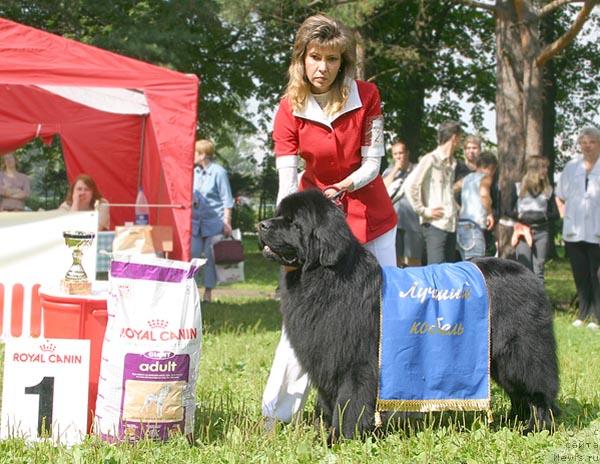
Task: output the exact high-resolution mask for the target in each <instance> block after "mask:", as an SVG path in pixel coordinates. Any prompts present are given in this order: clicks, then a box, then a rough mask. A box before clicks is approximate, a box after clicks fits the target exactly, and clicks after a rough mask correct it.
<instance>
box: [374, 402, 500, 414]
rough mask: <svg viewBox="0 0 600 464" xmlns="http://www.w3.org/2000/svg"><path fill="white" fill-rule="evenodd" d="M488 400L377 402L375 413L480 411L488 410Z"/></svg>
mask: <svg viewBox="0 0 600 464" xmlns="http://www.w3.org/2000/svg"><path fill="white" fill-rule="evenodd" d="M490 407H491V402H490V400H489V399H483V400H380V399H378V400H377V406H376V408H377V411H411V412H434V411H448V410H450V411H482V410H486V409H490Z"/></svg>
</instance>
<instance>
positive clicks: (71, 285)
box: [60, 279, 92, 295]
mask: <svg viewBox="0 0 600 464" xmlns="http://www.w3.org/2000/svg"><path fill="white" fill-rule="evenodd" d="M60 289H61V290H62V291H63V293H66V294H68V295H91V294H92V283H91V282H88V281H72V280H65V279H61V281H60Z"/></svg>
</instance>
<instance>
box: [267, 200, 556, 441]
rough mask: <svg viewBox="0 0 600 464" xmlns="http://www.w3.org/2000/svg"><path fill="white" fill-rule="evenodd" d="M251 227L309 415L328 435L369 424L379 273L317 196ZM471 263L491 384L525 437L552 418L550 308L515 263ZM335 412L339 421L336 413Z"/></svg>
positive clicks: (288, 204)
mask: <svg viewBox="0 0 600 464" xmlns="http://www.w3.org/2000/svg"><path fill="white" fill-rule="evenodd" d="M276 214H277V216H276V217H274V218H272V219H269V220H266V221H262V222H261V223H260V224H259V227H258V229H259V240H260V244H261V247H262V248H263V255H264V256H266V257H267V258H270V259H273V260H275V261H277V262H279V263H281V264H283V265H285V266H287V268H288V272H287V273H286V275H285V284H284V285H283V286H282V292H281V311H282V313H283V321H284V322H283V323H284V326H285V328H286V331H287V335H288V337H289V340H290V343H291V345H292V347H293V348H294V351H295V352H296V356H297V357H298V360H299V361H300V364H301V365H302V366H303V368H304V369H305V370H306V371H307V372H308V374H309V376H310V379H311V382H312V383H313V385H315V386H316V387H317V388H318V410H319V411H320V413H322V415H323V418H324V420H325V422H326V424H327V425H329V426H331V433H332V435H331V436H332V437H333V439H335V437H336V436H340V435H341V436H344V437H351V436H353V435H354V434H355V433H356V432H358V433H359V434H363V433H365V432H368V431H370V430H371V429H372V428H373V426H374V412H375V401H376V396H377V382H378V343H379V294H380V288H381V285H382V276H381V268H380V266H379V264H378V263H377V261H376V259H375V258H374V257H373V256H372V255H371V254H370V253H369V252H368V251H366V250H365V249H364V248H363V247H362V246H361V245H360V244H359V242H358V241H357V240H356V238H355V237H354V236H353V235H352V233H351V232H350V229H349V228H348V226H347V224H346V221H345V217H344V215H343V213H342V212H341V211H340V210H339V209H338V208H337V207H336V206H335V205H334V204H333V203H332V202H331V201H329V200H327V199H326V198H325V197H324V196H323V195H322V194H321V193H320V192H318V191H316V190H313V191H306V192H301V193H296V194H293V195H290V196H288V197H287V198H285V199H284V200H283V201H282V202H281V204H280V206H279V208H278V210H277V213H276ZM473 262H474V263H475V264H476V265H477V266H478V267H479V268H480V269H481V271H482V273H483V275H484V276H485V280H486V283H487V286H488V289H489V295H490V303H491V332H492V341H491V345H492V363H491V369H492V378H493V379H494V380H495V381H496V382H497V383H498V384H499V385H500V386H501V387H502V388H503V389H504V390H505V391H506V392H507V393H508V395H509V396H510V400H511V404H512V409H511V413H512V414H513V415H515V416H518V417H519V418H520V419H529V421H528V425H527V428H526V429H527V430H533V429H536V428H538V427H545V428H550V427H551V424H552V421H553V416H554V415H556V414H557V413H558V409H557V407H556V405H555V399H556V395H557V392H558V366H557V359H556V343H555V340H554V333H553V328H552V310H551V307H550V303H549V301H548V298H547V296H546V293H545V291H544V288H543V285H542V283H541V282H540V281H539V280H538V279H537V277H535V275H534V274H533V273H532V272H530V271H529V270H528V269H527V268H525V267H524V266H522V265H521V264H519V263H517V262H514V261H508V260H503V259H496V258H480V259H475V260H473ZM342 412H343V416H342Z"/></svg>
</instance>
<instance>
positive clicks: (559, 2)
mask: <svg viewBox="0 0 600 464" xmlns="http://www.w3.org/2000/svg"><path fill="white" fill-rule="evenodd" d="M583 2H584V0H552V1H551V2H550V3H548V4H546V5H544V6H543V7H542V8H541V9H540V12H539V16H540V18H541V17H542V16H546V15H547V14H548V13H552V12H553V11H554V10H556V9H557V8H560V7H561V6H563V5H566V4H567V3H583Z"/></svg>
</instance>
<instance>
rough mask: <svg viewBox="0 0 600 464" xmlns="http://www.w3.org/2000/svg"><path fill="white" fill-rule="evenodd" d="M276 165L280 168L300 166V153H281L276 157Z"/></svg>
mask: <svg viewBox="0 0 600 464" xmlns="http://www.w3.org/2000/svg"><path fill="white" fill-rule="evenodd" d="M275 167H276V168H277V169H280V168H295V167H298V155H295V154H294V155H280V156H276V157H275Z"/></svg>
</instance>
